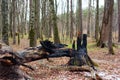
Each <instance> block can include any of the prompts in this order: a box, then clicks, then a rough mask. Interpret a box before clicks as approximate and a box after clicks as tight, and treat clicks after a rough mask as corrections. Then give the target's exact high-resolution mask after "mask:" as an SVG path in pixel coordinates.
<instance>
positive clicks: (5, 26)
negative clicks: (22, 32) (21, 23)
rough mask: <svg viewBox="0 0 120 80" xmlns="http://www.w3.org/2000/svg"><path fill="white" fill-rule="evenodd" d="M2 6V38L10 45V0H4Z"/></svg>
mask: <svg viewBox="0 0 120 80" xmlns="http://www.w3.org/2000/svg"><path fill="white" fill-rule="evenodd" d="M1 8H2V25H3V27H2V40H3V42H5V43H6V44H7V45H9V37H8V32H9V31H8V27H9V26H8V0H2V4H1Z"/></svg>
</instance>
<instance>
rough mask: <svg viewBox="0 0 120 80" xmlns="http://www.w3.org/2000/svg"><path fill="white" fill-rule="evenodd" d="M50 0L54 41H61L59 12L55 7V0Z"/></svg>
mask: <svg viewBox="0 0 120 80" xmlns="http://www.w3.org/2000/svg"><path fill="white" fill-rule="evenodd" d="M49 2H50V8H51V14H52V24H53V35H54V42H55V43H60V38H59V33H58V27H57V13H56V11H55V8H54V0H49Z"/></svg>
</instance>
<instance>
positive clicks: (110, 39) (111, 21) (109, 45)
mask: <svg viewBox="0 0 120 80" xmlns="http://www.w3.org/2000/svg"><path fill="white" fill-rule="evenodd" d="M108 1H110V2H109V16H110V17H109V24H108V26H109V39H108V48H109V54H114V51H113V47H112V29H113V25H112V23H113V6H114V0H108Z"/></svg>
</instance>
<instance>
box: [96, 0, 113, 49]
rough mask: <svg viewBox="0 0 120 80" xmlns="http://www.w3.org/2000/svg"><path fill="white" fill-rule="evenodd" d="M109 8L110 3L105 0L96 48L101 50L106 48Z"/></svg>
mask: <svg viewBox="0 0 120 80" xmlns="http://www.w3.org/2000/svg"><path fill="white" fill-rule="evenodd" d="M109 8H111V7H110V2H109V0H105V6H104V15H103V20H102V27H101V32H100V39H99V41H98V43H97V46H100V47H101V48H104V47H106V46H108V35H109V19H110V13H109Z"/></svg>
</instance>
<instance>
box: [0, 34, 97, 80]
mask: <svg viewBox="0 0 120 80" xmlns="http://www.w3.org/2000/svg"><path fill="white" fill-rule="evenodd" d="M40 43H41V45H42V46H39V47H34V48H28V49H25V50H23V51H19V52H13V51H10V50H3V49H2V48H1V49H0V55H1V56H2V57H0V66H3V67H2V68H0V71H1V72H3V73H4V69H3V68H4V67H7V68H8V69H9V70H12V71H13V72H14V74H18V75H21V73H19V72H20V71H19V66H20V65H21V66H25V67H27V68H30V69H32V68H31V67H30V66H28V65H25V63H29V62H32V61H36V60H41V59H49V58H57V57H70V61H69V62H68V65H77V66H82V65H85V64H87V65H89V66H90V67H92V68H93V69H94V70H95V68H94V64H93V62H92V60H91V59H90V57H89V56H88V54H87V48H86V46H87V35H83V43H82V44H81V38H80V37H79V36H78V39H77V50H75V47H73V49H68V48H63V47H64V46H66V45H65V44H55V43H52V42H50V41H48V40H45V41H41V42H40ZM73 45H74V46H75V42H74V44H73ZM8 55H9V56H8ZM13 67H14V68H13ZM14 69H15V71H16V70H18V73H17V72H15V71H14ZM82 70H83V71H85V70H84V69H81V71H82ZM13 72H12V73H13ZM5 75H6V74H5ZM5 75H1V74H0V78H1V77H3V76H5ZM7 75H11V73H9V72H8V73H7ZM26 76H27V75H23V76H22V78H24V79H23V80H26V79H27V78H29V77H26ZM14 78H16V77H14V76H13V79H14ZM9 79H10V78H9V76H8V80H9ZM13 79H11V80H13ZM3 80H7V79H3ZM18 80H19V76H18Z"/></svg>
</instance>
